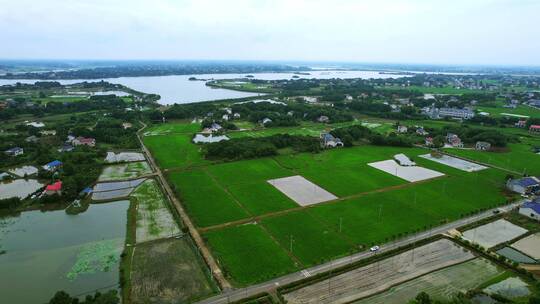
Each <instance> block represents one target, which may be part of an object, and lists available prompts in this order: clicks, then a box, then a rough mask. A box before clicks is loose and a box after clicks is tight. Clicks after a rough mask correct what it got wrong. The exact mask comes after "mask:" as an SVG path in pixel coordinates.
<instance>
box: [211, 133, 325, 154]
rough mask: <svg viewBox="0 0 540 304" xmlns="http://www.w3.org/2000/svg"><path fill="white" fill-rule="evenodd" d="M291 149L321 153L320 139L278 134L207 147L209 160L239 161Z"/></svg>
mask: <svg viewBox="0 0 540 304" xmlns="http://www.w3.org/2000/svg"><path fill="white" fill-rule="evenodd" d="M284 148H291V149H293V150H294V151H296V152H312V153H316V152H319V151H321V145H320V141H319V139H318V138H315V137H310V136H300V135H289V134H277V135H272V136H268V137H261V138H249V137H244V138H235V139H231V140H228V141H221V142H217V143H211V144H207V145H205V156H206V158H208V159H222V160H239V159H248V158H258V157H265V156H273V155H277V154H278V150H279V149H284Z"/></svg>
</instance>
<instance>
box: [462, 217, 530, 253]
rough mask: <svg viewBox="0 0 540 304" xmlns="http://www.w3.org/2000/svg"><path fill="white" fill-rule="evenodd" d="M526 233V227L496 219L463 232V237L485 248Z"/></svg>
mask: <svg viewBox="0 0 540 304" xmlns="http://www.w3.org/2000/svg"><path fill="white" fill-rule="evenodd" d="M525 233H527V229H524V228H521V227H519V226H517V225H514V224H512V223H510V222H509V221H506V220H503V219H501V220H497V221H495V222H491V223H489V224H485V225H482V226H479V227H476V228H474V229H470V230H467V231H465V232H463V238H465V239H467V240H469V241H471V242H473V243H477V244H479V245H481V246H482V247H485V248H491V247H493V246H496V245H498V244H501V243H504V242H507V241H510V240H512V239H515V238H517V237H518V236H520V235H523V234H525Z"/></svg>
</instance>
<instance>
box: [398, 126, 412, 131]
mask: <svg viewBox="0 0 540 304" xmlns="http://www.w3.org/2000/svg"><path fill="white" fill-rule="evenodd" d="M408 130H409V129H408V128H407V127H406V126H398V127H397V132H398V133H407V131H408Z"/></svg>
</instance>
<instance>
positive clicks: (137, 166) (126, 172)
mask: <svg viewBox="0 0 540 304" xmlns="http://www.w3.org/2000/svg"><path fill="white" fill-rule="evenodd" d="M150 173H152V169H150V166H149V165H148V163H147V162H131V163H127V164H121V165H114V166H108V167H105V169H103V172H101V175H100V176H99V178H98V181H105V180H122V179H126V178H135V177H139V176H142V175H145V174H150Z"/></svg>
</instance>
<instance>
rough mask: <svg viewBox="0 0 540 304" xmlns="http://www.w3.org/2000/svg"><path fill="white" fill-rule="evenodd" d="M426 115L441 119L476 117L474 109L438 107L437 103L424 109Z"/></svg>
mask: <svg viewBox="0 0 540 304" xmlns="http://www.w3.org/2000/svg"><path fill="white" fill-rule="evenodd" d="M422 113H423V114H424V115H427V116H429V118H431V119H440V118H444V117H450V118H455V119H471V118H473V117H474V111H472V110H471V109H469V108H463V109H459V108H440V109H439V108H436V107H435V105H432V106H431V107H426V108H423V109H422Z"/></svg>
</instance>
